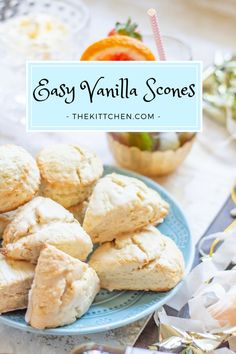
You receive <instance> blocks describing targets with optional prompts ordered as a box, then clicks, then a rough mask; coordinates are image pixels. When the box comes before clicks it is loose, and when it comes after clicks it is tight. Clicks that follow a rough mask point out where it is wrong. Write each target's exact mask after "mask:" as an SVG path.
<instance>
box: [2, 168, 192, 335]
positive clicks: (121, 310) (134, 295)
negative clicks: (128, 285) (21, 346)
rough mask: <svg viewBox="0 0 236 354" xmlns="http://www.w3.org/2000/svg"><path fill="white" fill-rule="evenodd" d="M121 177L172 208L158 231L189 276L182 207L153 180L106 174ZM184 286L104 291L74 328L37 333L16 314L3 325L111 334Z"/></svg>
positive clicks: (108, 170)
mask: <svg viewBox="0 0 236 354" xmlns="http://www.w3.org/2000/svg"><path fill="white" fill-rule="evenodd" d="M112 172H116V173H120V174H123V175H127V176H130V177H136V178H138V179H140V180H141V181H143V182H144V183H146V185H148V186H149V187H150V188H152V189H155V190H156V191H157V192H159V193H160V194H161V196H162V197H163V198H164V199H165V200H166V201H167V202H168V203H169V204H170V212H169V215H168V216H167V218H166V219H165V221H164V222H163V224H161V225H160V226H158V229H159V230H160V231H161V232H162V233H163V234H164V235H166V236H169V237H170V238H172V239H173V240H174V241H175V243H176V244H177V245H178V247H179V248H180V249H181V251H182V252H183V256H184V260H185V266H186V274H187V273H188V272H189V270H190V269H191V266H192V262H193V255H194V251H193V243H192V238H191V233H190V230H189V226H188V223H187V221H186V219H185V216H184V214H183V212H182V210H181V208H180V207H179V205H178V203H177V202H176V201H175V200H174V199H173V198H172V197H171V196H170V195H169V194H168V193H167V192H166V191H165V190H164V189H163V188H162V187H160V186H159V185H158V184H157V183H155V182H153V181H152V180H150V179H148V178H146V177H143V176H141V175H138V174H135V173H133V172H129V171H126V170H123V169H121V168H118V167H113V166H105V172H104V173H105V174H108V173H112ZM180 286H181V283H180V284H178V285H177V286H176V287H175V288H174V289H172V290H171V291H168V292H162V293H155V292H144V291H112V292H108V291H106V290H101V291H100V292H99V294H98V295H97V297H96V299H95V301H94V303H93V305H92V306H91V307H90V309H89V311H88V312H87V313H86V314H85V315H84V316H83V317H82V318H80V319H78V320H77V321H76V322H74V323H72V324H71V325H68V326H64V327H59V328H55V329H48V330H36V329H34V328H32V327H30V326H28V325H27V324H26V322H25V320H24V315H25V311H14V312H9V313H6V314H3V315H2V316H0V322H2V323H4V324H6V325H9V326H11V327H15V328H19V329H21V330H24V331H30V332H34V333H38V334H44V335H47V334H50V335H78V334H88V333H96V332H102V331H107V330H109V329H112V328H117V327H122V326H125V325H127V324H129V323H131V322H134V321H136V320H138V319H140V318H142V317H144V316H147V315H149V314H150V313H152V312H154V311H155V310H156V309H158V308H159V307H161V306H162V305H164V304H165V303H166V302H167V301H168V300H169V299H170V298H171V297H173V296H174V295H175V294H176V292H177V291H178V289H179V287H180Z"/></svg>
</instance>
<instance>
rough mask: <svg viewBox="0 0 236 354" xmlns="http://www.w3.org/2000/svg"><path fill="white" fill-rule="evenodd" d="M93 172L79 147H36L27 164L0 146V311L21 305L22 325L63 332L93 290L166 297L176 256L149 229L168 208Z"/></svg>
mask: <svg viewBox="0 0 236 354" xmlns="http://www.w3.org/2000/svg"><path fill="white" fill-rule="evenodd" d="M102 173H103V167H102V163H101V161H100V159H99V158H98V157H97V156H96V155H95V154H93V153H90V152H88V151H87V150H85V149H83V148H81V147H79V146H75V145H56V146H52V147H49V148H45V149H43V150H42V151H41V152H40V153H39V154H38V156H37V160H36V162H35V160H34V159H33V157H32V156H31V155H30V154H29V153H28V152H27V151H25V150H24V149H23V148H21V147H18V146H14V145H5V146H1V147H0V213H1V214H0V235H1V236H2V249H1V253H2V255H1V257H0V263H1V267H0V313H4V312H8V311H13V310H16V309H23V308H26V307H27V312H26V321H27V322H28V323H29V324H30V325H31V326H33V327H35V328H40V329H43V328H51V327H57V326H63V325H66V324H69V323H72V322H73V321H75V320H76V319H77V318H79V317H81V316H82V315H83V314H84V313H85V312H86V311H87V310H88V309H89V307H90V305H91V304H92V302H93V300H94V298H95V296H96V294H97V293H98V291H99V289H100V286H101V287H102V288H105V289H108V290H113V289H125V290H126V289H128V290H152V291H167V290H169V289H171V288H173V287H174V286H175V285H176V284H177V283H178V282H179V281H180V280H181V278H182V276H183V271H184V262H183V257H182V254H181V252H180V251H179V249H178V248H177V247H176V245H175V243H174V242H173V241H172V240H171V239H170V238H168V237H166V236H163V235H162V234H161V233H160V232H159V231H158V230H157V229H156V228H155V227H154V226H153V225H156V224H158V223H160V222H162V221H163V220H164V218H165V217H166V216H167V214H168V208H169V206H168V204H167V203H166V202H165V201H164V200H163V199H162V198H161V197H160V196H159V194H158V193H157V192H155V191H153V190H151V189H150V188H148V187H147V186H146V185H145V184H144V183H143V182H141V181H139V180H137V179H135V178H130V177H126V176H123V175H118V174H110V175H107V176H105V177H102V178H101V176H102ZM81 224H82V226H81ZM95 243H99V246H98V247H97V249H96V250H95V251H94V252H93V253H92V255H91V256H90V261H89V263H86V260H87V257H88V255H89V254H90V253H91V252H92V250H93V244H95Z"/></svg>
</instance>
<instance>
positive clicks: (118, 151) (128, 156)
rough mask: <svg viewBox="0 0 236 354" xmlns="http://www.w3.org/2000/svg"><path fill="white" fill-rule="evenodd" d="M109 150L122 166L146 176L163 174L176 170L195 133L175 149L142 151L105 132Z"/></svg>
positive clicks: (188, 149) (188, 150)
mask: <svg viewBox="0 0 236 354" xmlns="http://www.w3.org/2000/svg"><path fill="white" fill-rule="evenodd" d="M107 137H108V142H109V146H110V148H111V152H112V154H113V156H114V158H115V160H116V161H117V162H118V164H119V165H121V166H122V167H124V168H126V169H129V170H133V171H136V172H139V173H141V174H144V175H147V176H164V175H168V174H170V173H172V172H174V171H175V170H176V168H177V167H178V166H179V165H181V163H182V162H183V161H184V159H185V158H186V156H187V155H188V153H189V152H190V150H191V148H192V145H193V143H194V140H195V135H194V136H193V137H192V138H191V139H190V140H188V141H186V142H185V143H184V144H183V145H182V146H181V147H179V148H178V149H177V150H166V151H153V152H150V151H142V150H140V149H139V148H137V147H136V146H127V145H124V144H122V143H120V142H119V141H118V140H117V139H115V138H114V136H113V135H112V133H109V134H107Z"/></svg>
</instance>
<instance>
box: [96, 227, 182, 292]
mask: <svg viewBox="0 0 236 354" xmlns="http://www.w3.org/2000/svg"><path fill="white" fill-rule="evenodd" d="M89 264H90V266H91V267H92V268H94V269H95V271H96V272H97V275H98V277H99V279H100V282H101V288H104V289H108V290H110V291H112V290H146V291H148V290H151V291H167V290H170V289H172V288H173V287H174V286H175V285H176V284H177V283H178V282H179V281H180V280H181V278H182V277H183V274H184V260H183V256H182V253H181V252H180V250H179V249H178V247H177V246H176V244H175V243H174V242H173V241H172V240H171V239H170V238H169V237H166V236H164V235H162V234H161V233H160V232H159V231H158V230H157V229H156V228H155V227H154V226H149V227H146V228H145V229H143V230H142V231H139V232H136V233H133V234H131V235H126V236H122V237H120V238H118V239H116V240H114V241H112V242H106V243H104V244H103V245H101V246H100V247H98V248H97V249H96V251H95V252H94V253H93V254H92V256H91V258H90V262H89Z"/></svg>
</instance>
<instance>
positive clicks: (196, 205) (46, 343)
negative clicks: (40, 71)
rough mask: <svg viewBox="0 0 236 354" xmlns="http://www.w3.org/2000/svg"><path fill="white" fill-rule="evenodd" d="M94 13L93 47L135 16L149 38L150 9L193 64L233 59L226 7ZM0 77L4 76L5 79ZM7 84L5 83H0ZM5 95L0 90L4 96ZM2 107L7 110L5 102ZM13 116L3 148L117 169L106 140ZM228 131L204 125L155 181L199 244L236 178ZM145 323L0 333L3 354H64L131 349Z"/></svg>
mask: <svg viewBox="0 0 236 354" xmlns="http://www.w3.org/2000/svg"><path fill="white" fill-rule="evenodd" d="M86 3H87V4H88V5H89V6H90V8H91V15H92V24H91V40H93V39H99V38H101V37H103V36H105V34H106V33H107V32H108V31H109V29H110V28H112V26H113V24H114V22H116V21H117V20H125V19H126V18H127V15H131V16H132V18H133V19H134V20H136V21H137V22H138V23H139V24H140V28H141V31H143V32H145V33H148V32H150V28H149V22H148V18H147V16H146V13H145V11H146V9H147V8H149V7H155V8H157V9H158V10H159V14H160V23H161V28H162V32H163V33H165V34H169V35H174V36H176V37H179V38H180V39H183V40H185V41H186V42H188V43H189V44H190V45H191V47H192V50H193V54H194V59H199V60H203V63H204V66H206V65H208V64H209V63H211V62H212V60H213V58H214V54H215V51H216V50H220V51H222V52H229V51H235V52H236V42H235V37H236V25H235V20H236V2H235V1H234V0H228V1H224V2H221V1H220V0H209V1H204V0H195V1H191V2H190V1H188V0H165V1H163V0H162V1H161V0H159V1H157V0H146V1H141V0H136V1H135V0H129V1H125V0H120V1H119V0H117V1H115V0H113V1H109V0H102V1H101V0H100V1H95V0H88V1H86ZM1 74H3V73H1ZM1 77H2V76H1ZM2 88H3V87H1V84H0V91H1V89H2ZM0 103H1V106H2V107H4V102H3V100H2V101H1V97H0ZM16 119H17V114H16V116H15V115H14V116H13V115H12V113H11V111H4V109H3V108H2V111H1V115H0V143H1V144H3V143H17V144H20V145H23V146H25V147H26V148H28V149H29V150H30V151H31V152H32V153H34V154H35V153H36V152H37V151H38V150H39V149H40V148H41V147H43V146H44V145H46V144H49V143H51V142H54V141H55V142H60V141H61V142H76V143H80V144H82V145H85V146H87V147H89V148H90V149H92V150H95V151H96V152H97V154H98V155H99V156H100V157H101V158H102V160H103V162H104V163H108V164H114V160H113V158H112V156H111V154H110V152H109V149H108V146H107V141H106V137H105V134H104V133H55V134H54V133H31V134H30V133H26V132H25V128H24V126H22V125H20V124H18V123H16ZM227 138H228V134H227V132H226V131H225V129H224V128H223V127H220V126H218V125H217V124H216V123H214V122H212V121H210V120H208V119H204V128H203V132H202V133H200V134H198V138H197V141H196V143H195V145H194V147H193V149H192V152H191V154H190V155H189V156H188V158H187V159H186V161H185V162H184V164H183V165H182V166H181V167H180V168H179V169H178V170H177V172H176V173H174V174H173V175H171V176H168V177H164V178H160V179H158V182H159V183H161V184H162V185H163V186H164V187H165V188H166V189H167V190H168V191H169V192H170V193H171V194H172V195H173V196H174V197H175V198H176V199H177V200H178V201H179V203H180V204H181V205H182V207H183V209H184V210H185V213H186V216H187V218H188V220H189V223H190V226H191V229H192V233H193V237H194V240H195V241H197V239H198V238H199V237H200V236H201V235H202V233H203V232H204V231H205V229H206V228H207V226H208V225H209V223H210V222H211V220H212V219H213V217H214V215H215V214H216V213H217V211H218V210H219V208H220V207H221V205H222V204H223V202H224V200H225V199H226V197H227V196H228V194H229V191H230V188H231V186H232V184H233V183H234V181H235V177H236V163H235V153H236V143H233V144H228V145H227V144H226V145H225V144H224V142H225V140H226V139H227ZM143 324H144V320H141V321H139V322H138V323H134V324H132V325H130V326H127V327H124V328H122V329H118V330H114V331H108V332H106V333H102V334H97V335H91V336H81V337H80V336H75V337H52V336H50V337H46V336H39V335H35V334H29V333H25V332H21V331H19V330H15V329H12V328H9V327H6V326H3V325H0V353H14V354H34V353H38V354H41V353H42V354H43V353H45V354H64V353H68V352H69V351H70V350H71V349H72V348H73V347H74V346H75V345H78V344H81V343H85V342H88V341H94V342H98V343H109V344H114V345H126V344H132V343H133V342H134V341H135V339H136V337H137V335H138V333H139V331H140V329H141V327H142V325H143Z"/></svg>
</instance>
